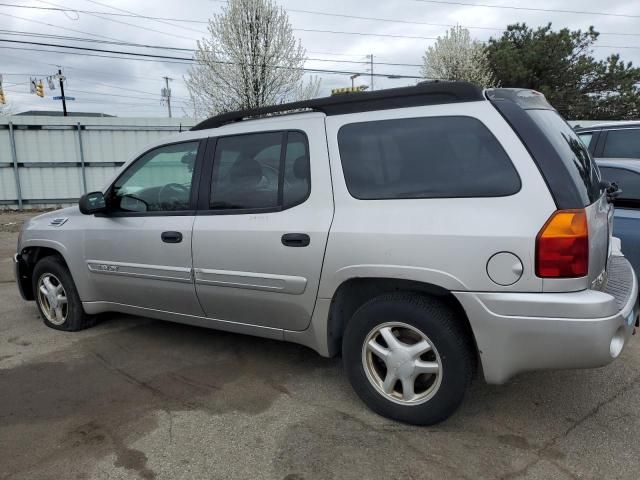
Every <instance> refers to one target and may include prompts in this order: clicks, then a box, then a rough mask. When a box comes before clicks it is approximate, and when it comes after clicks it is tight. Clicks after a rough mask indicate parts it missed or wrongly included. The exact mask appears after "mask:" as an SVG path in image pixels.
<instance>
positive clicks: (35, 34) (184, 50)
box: [0, 30, 422, 67]
mask: <svg viewBox="0 0 640 480" xmlns="http://www.w3.org/2000/svg"><path fill="white" fill-rule="evenodd" d="M0 34H3V35H14V36H25V37H37V38H54V39H57V40H67V41H74V42H90V43H100V44H106V45H119V46H127V47H138V48H154V49H161V50H175V51H181V52H190V53H194V52H195V50H193V49H190V48H179V47H169V46H164V45H147V44H139V43H131V42H111V41H106V40H97V39H93V38H79V37H69V36H66V35H47V34H44V33H32V32H17V31H9V30H0ZM326 54H328V55H331V53H326ZM307 60H309V61H315V62H329V63H355V64H363V63H367V60H339V59H332V58H312V57H311V58H307ZM376 65H388V66H399V67H421V66H422V65H420V64H415V63H394V62H376Z"/></svg>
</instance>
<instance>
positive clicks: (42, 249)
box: [18, 244, 71, 300]
mask: <svg viewBox="0 0 640 480" xmlns="http://www.w3.org/2000/svg"><path fill="white" fill-rule="evenodd" d="M63 251H64V249H63V248H60V247H59V246H57V245H55V244H54V245H50V244H47V245H39V244H35V245H26V246H23V247H22V249H21V250H20V253H19V254H18V257H19V262H20V273H19V275H20V278H19V280H18V281H20V283H21V285H22V290H23V292H24V296H25V298H26V299H27V300H34V299H35V296H34V292H33V282H32V277H33V269H34V268H35V266H36V264H37V263H38V262H39V261H40V260H42V259H43V258H45V257H50V256H56V257H58V258H60V260H62V262H63V263H64V265H65V266H66V267H67V269H69V271H71V269H70V268H69V264H68V262H67V260H66V258H65V256H64V254H63V253H62V252H63Z"/></svg>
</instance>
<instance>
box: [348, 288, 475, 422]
mask: <svg viewBox="0 0 640 480" xmlns="http://www.w3.org/2000/svg"><path fill="white" fill-rule="evenodd" d="M460 320H461V319H459V318H457V314H456V313H455V312H454V311H453V310H452V309H451V308H450V307H449V306H448V305H447V304H446V303H444V302H442V301H441V300H439V299H438V298H434V297H427V296H421V295H418V294H413V293H393V294H387V295H382V296H380V297H376V298H374V299H372V300H370V301H369V302H367V303H365V304H364V305H363V306H361V307H360V308H359V309H358V310H357V311H356V313H355V314H354V315H353V317H352V318H351V320H350V321H349V323H348V325H347V328H346V330H345V333H344V337H343V341H342V354H343V360H344V368H345V370H346V373H347V376H348V378H349V380H350V382H351V385H352V386H353V388H354V390H355V391H356V393H357V394H358V396H359V397H360V398H361V399H362V400H363V401H364V402H365V403H366V404H367V406H369V408H371V409H372V410H373V411H374V412H376V413H378V414H380V415H382V416H385V417H388V418H391V419H394V420H398V421H401V422H404V423H410V424H414V425H433V424H435V423H438V422H441V421H443V420H445V419H447V418H448V417H449V416H451V415H452V414H453V413H454V412H455V411H456V409H457V408H458V407H459V406H460V404H461V403H462V400H463V398H464V394H465V391H466V389H467V387H468V386H469V384H470V382H471V379H472V377H473V373H474V370H475V353H474V348H473V342H472V339H471V336H470V332H468V329H467V328H465V325H464V323H463V322H461V321H460Z"/></svg>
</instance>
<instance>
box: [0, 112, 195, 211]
mask: <svg viewBox="0 0 640 480" xmlns="http://www.w3.org/2000/svg"><path fill="white" fill-rule="evenodd" d="M192 125H193V122H191V121H190V120H184V119H168V118H167V119H159V118H156V119H150V118H135V119H134V118H101V117H40V116H13V117H5V118H0V209H2V208H4V209H14V208H19V209H22V208H44V207H52V206H61V205H68V204H73V203H75V202H76V201H77V200H78V198H79V197H80V196H81V195H82V194H83V193H86V192H88V191H92V190H99V189H101V188H102V187H103V186H104V185H105V183H106V182H107V181H108V179H109V178H110V177H111V176H112V175H113V174H114V172H115V171H116V170H117V168H118V167H120V166H121V165H122V164H123V163H124V162H126V161H127V160H129V158H130V157H131V155H133V154H134V153H135V152H137V151H138V150H140V149H142V148H143V147H144V146H145V145H147V144H149V143H152V142H153V141H155V140H157V139H159V138H162V137H164V136H167V135H171V134H173V133H177V132H180V131H185V130H188V129H189V128H191V126H192Z"/></svg>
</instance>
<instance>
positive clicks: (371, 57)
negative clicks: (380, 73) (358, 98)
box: [360, 53, 373, 92]
mask: <svg viewBox="0 0 640 480" xmlns="http://www.w3.org/2000/svg"><path fill="white" fill-rule="evenodd" d="M360 58H362V57H360ZM369 60H371V91H372V92H373V53H372V54H371V55H369Z"/></svg>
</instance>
